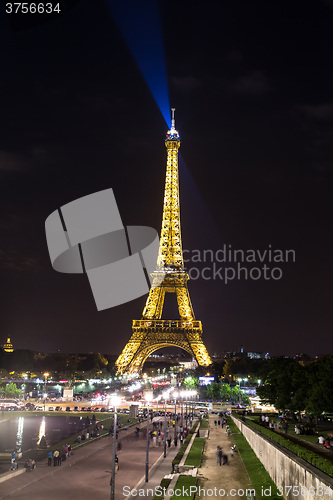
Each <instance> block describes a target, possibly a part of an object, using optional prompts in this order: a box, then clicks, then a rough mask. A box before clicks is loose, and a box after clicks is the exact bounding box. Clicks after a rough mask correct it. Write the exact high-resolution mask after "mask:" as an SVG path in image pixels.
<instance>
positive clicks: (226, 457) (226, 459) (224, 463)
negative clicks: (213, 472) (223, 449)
mask: <svg viewBox="0 0 333 500" xmlns="http://www.w3.org/2000/svg"><path fill="white" fill-rule="evenodd" d="M222 463H223V465H228V455H223V456H222Z"/></svg>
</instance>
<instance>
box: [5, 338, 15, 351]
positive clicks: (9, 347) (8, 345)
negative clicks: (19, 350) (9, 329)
mask: <svg viewBox="0 0 333 500" xmlns="http://www.w3.org/2000/svg"><path fill="white" fill-rule="evenodd" d="M3 350H4V351H5V352H13V351H14V347H13V344H12V343H11V341H10V337H8V338H7V342H6V343H5V344H4V345H3Z"/></svg>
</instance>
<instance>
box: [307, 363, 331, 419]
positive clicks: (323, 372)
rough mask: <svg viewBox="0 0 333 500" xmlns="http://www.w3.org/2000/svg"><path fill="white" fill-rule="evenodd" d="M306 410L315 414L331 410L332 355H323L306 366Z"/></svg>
mask: <svg viewBox="0 0 333 500" xmlns="http://www.w3.org/2000/svg"><path fill="white" fill-rule="evenodd" d="M307 374H308V390H307V399H306V407H305V408H306V410H307V411H309V412H310V413H314V414H315V415H320V414H321V413H323V412H326V413H332V412H333V398H332V394H333V356H325V357H324V358H320V359H318V360H317V361H316V362H314V363H311V364H310V365H308V366H307Z"/></svg>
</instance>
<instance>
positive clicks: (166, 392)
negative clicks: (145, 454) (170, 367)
mask: <svg viewBox="0 0 333 500" xmlns="http://www.w3.org/2000/svg"><path fill="white" fill-rule="evenodd" d="M169 396H170V391H165V392H164V393H163V397H164V402H165V408H164V440H163V445H164V454H163V456H164V458H166V414H167V399H168V398H169Z"/></svg>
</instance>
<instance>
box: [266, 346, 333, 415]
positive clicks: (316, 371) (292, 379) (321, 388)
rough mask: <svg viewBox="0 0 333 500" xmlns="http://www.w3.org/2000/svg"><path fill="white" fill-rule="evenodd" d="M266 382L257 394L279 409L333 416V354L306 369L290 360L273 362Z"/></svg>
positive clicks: (281, 359) (267, 371)
mask: <svg viewBox="0 0 333 500" xmlns="http://www.w3.org/2000/svg"><path fill="white" fill-rule="evenodd" d="M263 381H264V383H263V385H262V386H261V387H259V388H258V389H257V394H258V395H259V396H260V398H261V399H262V400H263V401H265V402H267V403H270V404H273V405H274V406H275V408H277V409H278V410H282V411H285V410H289V411H291V412H301V411H307V412H309V413H312V414H313V415H317V416H318V415H321V414H322V413H333V356H332V355H330V356H325V357H322V358H319V359H317V360H315V361H313V362H311V363H308V364H307V365H305V366H302V365H301V364H299V363H297V362H296V361H294V360H292V359H288V358H276V359H272V360H270V362H269V363H267V364H266V365H265V373H263Z"/></svg>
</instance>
